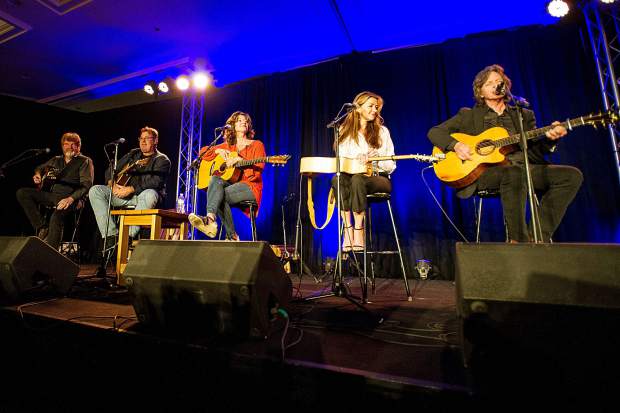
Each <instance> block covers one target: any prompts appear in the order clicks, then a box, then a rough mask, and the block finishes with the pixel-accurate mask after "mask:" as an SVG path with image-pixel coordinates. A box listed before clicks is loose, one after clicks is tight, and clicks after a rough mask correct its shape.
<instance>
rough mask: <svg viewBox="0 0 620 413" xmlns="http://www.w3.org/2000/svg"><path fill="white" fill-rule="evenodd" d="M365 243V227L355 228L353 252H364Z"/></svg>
mask: <svg viewBox="0 0 620 413" xmlns="http://www.w3.org/2000/svg"><path fill="white" fill-rule="evenodd" d="M365 241H366V240H365V238H364V227H361V228H357V227H356V228H353V247H352V248H353V251H355V252H360V251H364V245H365Z"/></svg>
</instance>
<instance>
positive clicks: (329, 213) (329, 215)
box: [307, 175, 336, 229]
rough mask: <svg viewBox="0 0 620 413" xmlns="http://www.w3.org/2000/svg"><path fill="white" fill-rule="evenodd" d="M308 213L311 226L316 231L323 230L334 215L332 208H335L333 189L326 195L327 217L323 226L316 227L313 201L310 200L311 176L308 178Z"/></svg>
mask: <svg viewBox="0 0 620 413" xmlns="http://www.w3.org/2000/svg"><path fill="white" fill-rule="evenodd" d="M307 203H308V213H309V214H310V222H311V223H312V226H313V227H314V228H316V229H323V228H325V227H326V226H327V224H329V222H330V221H331V220H332V216H333V215H334V208H335V207H336V197H335V195H334V188H331V189H330V190H329V194H328V195H327V217H326V218H325V222H324V223H323V225H321V226H320V227H318V226H317V225H316V217H315V213H314V201H313V200H312V175H310V176H308V202H307Z"/></svg>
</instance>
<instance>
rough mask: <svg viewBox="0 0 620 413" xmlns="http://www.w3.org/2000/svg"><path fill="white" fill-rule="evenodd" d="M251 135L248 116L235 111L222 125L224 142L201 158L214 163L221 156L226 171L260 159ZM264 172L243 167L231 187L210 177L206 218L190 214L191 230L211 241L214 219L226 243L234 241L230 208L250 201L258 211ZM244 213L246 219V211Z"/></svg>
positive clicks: (260, 150)
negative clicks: (193, 229)
mask: <svg viewBox="0 0 620 413" xmlns="http://www.w3.org/2000/svg"><path fill="white" fill-rule="evenodd" d="M254 135H255V132H254V129H252V119H251V118H250V115H248V114H247V113H243V112H239V111H237V112H235V113H233V114H232V115H230V117H229V118H228V120H227V121H226V126H225V127H224V139H225V142H224V143H222V144H220V145H217V146H214V147H213V148H210V149H208V150H207V151H206V152H205V153H204V154H203V155H202V158H203V159H204V160H207V161H209V160H213V159H215V157H216V156H221V157H222V158H224V159H225V160H226V165H227V166H228V167H233V166H235V165H236V164H237V162H239V161H241V160H244V159H245V160H251V159H256V158H263V157H265V146H264V145H263V143H262V142H261V141H259V140H255V139H254ZM232 153H237V156H233V155H232ZM264 168H265V164H264V163H257V164H253V165H249V166H246V167H244V168H243V169H242V174H241V177H240V180H239V181H238V182H235V183H231V182H229V181H225V180H223V179H222V178H220V177H219V176H212V177H211V180H210V182H209V187H208V188H207V216H205V217H202V216H200V215H196V214H190V215H189V222H190V223H191V224H192V226H194V227H195V228H196V229H197V230H199V231H200V232H203V233H204V234H206V235H207V236H208V237H210V238H214V237H215V236H216V235H217V221H216V218H215V217H216V215H217V216H219V217H220V220H221V221H222V224H223V225H224V228H225V229H226V239H229V240H235V241H238V240H239V236H238V235H237V233H236V232H235V224H234V222H233V218H232V211H231V209H230V206H231V205H235V204H237V203H239V202H241V201H254V202H256V203H257V205H258V208H260V201H261V197H262V194H263V177H262V174H263V169H264ZM258 208H257V211H258ZM244 212H245V213H246V215H248V211H244ZM257 213H258V212H257Z"/></svg>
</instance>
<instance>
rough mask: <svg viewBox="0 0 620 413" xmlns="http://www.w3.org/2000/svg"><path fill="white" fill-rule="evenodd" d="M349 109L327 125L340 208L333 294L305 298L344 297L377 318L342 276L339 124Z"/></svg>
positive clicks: (337, 201)
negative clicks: (332, 142)
mask: <svg viewBox="0 0 620 413" xmlns="http://www.w3.org/2000/svg"><path fill="white" fill-rule="evenodd" d="M345 108H347V104H345V105H343V106H342V107H341V108H340V111H339V112H338V115H337V116H336V118H335V119H334V120H333V121H331V122H329V123H328V124H327V128H328V129H329V128H333V130H334V144H335V147H336V203H337V208H338V220H337V222H338V258H337V259H336V262H337V263H336V271H335V273H334V277H333V280H332V292H331V293H327V294H320V295H318V296H313V297H307V298H305V300H306V301H309V300H316V299H319V298H324V297H333V296H336V297H342V298H344V299H345V300H348V301H349V302H351V303H352V304H354V305H355V306H357V307H358V308H360V309H362V310H364V311H365V312H367V313H370V314H371V315H372V316H373V317H375V316H374V315H373V314H372V313H371V312H370V310H369V309H368V308H366V307H364V305H362V304H361V303H360V302H358V301H357V300H360V298H359V297H356V296H353V295H351V294H350V293H349V291H348V289H347V286H346V283H345V282H344V277H343V276H342V237H343V234H342V230H343V226H342V217H341V214H342V196H341V194H340V174H341V172H340V145H339V141H340V127H339V123H340V122H341V121H342V120H343V119H344V118H346V117H347V116H348V115H349V113H350V112H351V111H352V110H354V109H355V107H354V106H349V107H348V108H347V110H346V111H345V113H342V112H343V110H344V109H345ZM365 291H366V286H365V285H364V286H363V287H362V292H363V293H364V295H365ZM362 302H363V303H365V302H366V297H363V298H362ZM377 322H378V323H379V324H380V323H382V322H383V317H378V318H377Z"/></svg>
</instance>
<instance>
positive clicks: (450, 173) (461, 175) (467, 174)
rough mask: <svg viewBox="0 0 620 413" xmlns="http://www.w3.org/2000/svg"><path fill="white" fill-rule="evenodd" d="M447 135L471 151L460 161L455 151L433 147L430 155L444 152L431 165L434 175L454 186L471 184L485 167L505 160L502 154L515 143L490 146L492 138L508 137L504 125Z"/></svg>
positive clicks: (502, 162) (513, 148) (513, 146)
mask: <svg viewBox="0 0 620 413" xmlns="http://www.w3.org/2000/svg"><path fill="white" fill-rule="evenodd" d="M450 136H452V137H453V138H454V139H456V140H457V141H459V142H463V143H466V144H467V145H469V147H470V148H472V150H473V152H474V154H473V155H472V160H470V161H463V160H461V159H459V157H458V156H457V155H456V152H453V151H449V152H447V153H445V154H444V152H443V151H442V150H441V149H439V148H437V147H434V148H433V155H434V156H437V155H440V154H444V155H445V157H446V158H445V159H444V160H442V161H440V162H437V163H436V164H435V165H434V166H433V168H434V169H435V174H436V175H437V178H439V179H440V180H441V181H443V182H444V183H446V184H447V185H449V186H451V187H454V188H464V187H466V186H468V185H470V184H472V183H473V182H475V181H476V180H477V179H478V177H479V176H480V175H481V174H482V173H483V172H484V171H485V170H486V169H487V168H488V167H489V166H494V165H502V164H506V163H508V161H507V160H506V156H505V155H506V154H508V153H510V152H514V151H515V150H516V147H515V145H509V146H503V147H499V148H498V147H496V146H494V145H493V142H494V141H497V140H500V139H503V138H506V137H508V136H509V134H508V131H507V130H506V129H504V128H499V127H496V128H490V129H487V130H485V131H484V132H482V133H481V134H480V135H476V136H471V135H467V134H465V133H453V134H452V135H450Z"/></svg>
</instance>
